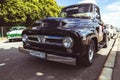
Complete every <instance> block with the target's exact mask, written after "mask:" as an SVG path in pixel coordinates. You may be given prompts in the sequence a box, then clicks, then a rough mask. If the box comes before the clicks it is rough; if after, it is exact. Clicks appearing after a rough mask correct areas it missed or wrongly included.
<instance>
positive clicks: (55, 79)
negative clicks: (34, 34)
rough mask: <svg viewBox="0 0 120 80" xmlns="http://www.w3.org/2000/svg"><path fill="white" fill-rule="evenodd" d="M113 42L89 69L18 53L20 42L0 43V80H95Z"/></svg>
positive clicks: (102, 51)
mask: <svg viewBox="0 0 120 80" xmlns="http://www.w3.org/2000/svg"><path fill="white" fill-rule="evenodd" d="M114 40H115V39H111V40H110V42H109V46H108V48H102V49H101V50H100V51H98V52H97V55H96V58H95V62H94V63H93V64H92V65H91V66H89V67H82V66H75V65H69V64H67V63H66V64H65V63H62V62H64V61H61V63H60V62H56V61H48V60H42V59H39V58H35V57H32V56H30V55H29V54H25V53H22V52H20V51H19V50H18V47H19V46H22V42H8V41H3V42H0V80H97V79H98V77H99V75H100V73H101V70H102V68H103V66H104V63H105V61H106V58H107V56H108V54H109V51H110V50H111V48H112V45H113V43H114Z"/></svg>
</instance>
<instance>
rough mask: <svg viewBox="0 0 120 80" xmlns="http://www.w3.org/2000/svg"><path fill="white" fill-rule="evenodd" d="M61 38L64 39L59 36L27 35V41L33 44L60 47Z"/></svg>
mask: <svg viewBox="0 0 120 80" xmlns="http://www.w3.org/2000/svg"><path fill="white" fill-rule="evenodd" d="M63 38H64V37H60V36H44V35H29V36H28V41H29V42H34V43H44V44H57V45H62V41H63Z"/></svg>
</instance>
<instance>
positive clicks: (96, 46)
mask: <svg viewBox="0 0 120 80" xmlns="http://www.w3.org/2000/svg"><path fill="white" fill-rule="evenodd" d="M92 40H93V41H94V43H95V50H96V51H98V41H97V38H96V37H94V38H92Z"/></svg>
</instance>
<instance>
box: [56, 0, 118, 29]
mask: <svg viewBox="0 0 120 80" xmlns="http://www.w3.org/2000/svg"><path fill="white" fill-rule="evenodd" d="M83 1H87V2H88V1H89V2H92V3H95V4H97V5H98V6H99V8H100V11H101V17H102V21H103V22H104V23H106V24H111V25H113V26H115V27H119V28H120V0H56V2H57V4H58V5H60V6H68V5H72V4H78V3H80V2H83Z"/></svg>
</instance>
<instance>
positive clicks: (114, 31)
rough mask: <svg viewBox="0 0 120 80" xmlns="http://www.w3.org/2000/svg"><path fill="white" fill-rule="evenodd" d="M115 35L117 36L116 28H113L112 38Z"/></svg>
mask: <svg viewBox="0 0 120 80" xmlns="http://www.w3.org/2000/svg"><path fill="white" fill-rule="evenodd" d="M116 34H117V30H116V27H113V36H115V35H116Z"/></svg>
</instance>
